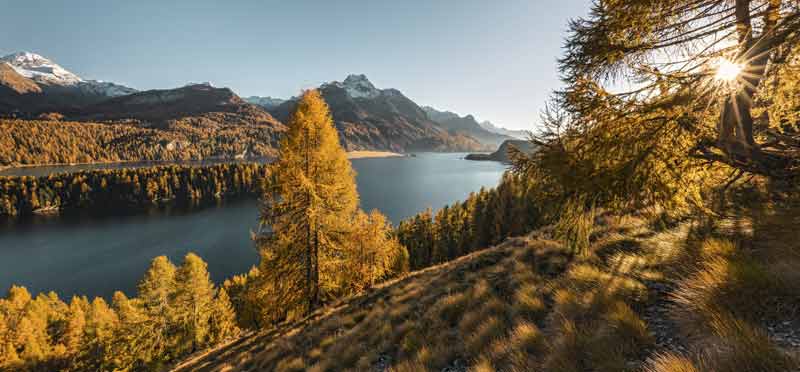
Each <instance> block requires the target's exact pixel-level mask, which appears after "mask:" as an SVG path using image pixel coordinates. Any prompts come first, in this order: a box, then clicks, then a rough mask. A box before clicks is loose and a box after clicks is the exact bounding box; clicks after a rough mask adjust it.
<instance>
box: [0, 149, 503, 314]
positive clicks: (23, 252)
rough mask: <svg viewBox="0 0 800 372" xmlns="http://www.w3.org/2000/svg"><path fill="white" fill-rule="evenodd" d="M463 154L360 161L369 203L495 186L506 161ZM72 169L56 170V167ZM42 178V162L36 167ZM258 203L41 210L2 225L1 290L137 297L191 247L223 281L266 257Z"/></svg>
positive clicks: (424, 200)
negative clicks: (161, 263)
mask: <svg viewBox="0 0 800 372" xmlns="http://www.w3.org/2000/svg"><path fill="white" fill-rule="evenodd" d="M464 155H465V154H427V153H426V154H417V155H416V156H415V157H403V158H375V159H355V160H353V161H352V163H353V167H354V168H355V169H356V171H357V172H358V177H357V182H358V191H359V193H360V195H361V206H362V208H364V209H366V210H371V209H379V210H380V211H381V212H383V213H384V214H385V215H387V216H388V217H389V219H390V220H391V221H393V222H394V223H398V222H399V221H400V220H402V219H404V218H407V217H410V216H413V215H415V214H416V213H418V212H420V211H423V210H424V209H425V208H428V207H430V208H433V209H438V208H441V207H443V206H444V205H446V204H450V203H452V202H455V201H459V200H463V199H465V198H466V197H467V196H468V195H469V193H470V192H473V191H478V190H479V189H480V188H481V187H494V186H496V185H497V183H498V182H499V180H500V177H501V176H502V173H503V171H504V170H505V166H504V165H502V164H500V163H495V162H475V161H468V160H463V157H464ZM62 170H64V171H67V170H68V171H72V170H74V168H66V167H65V168H59V167H50V169H48V171H53V172H57V171H62ZM26 172H33V173H29V174H36V173H35V172H37V170H36V169H35V168H31V169H28V170H27V171H26ZM257 220H258V201H257V200H255V199H243V200H235V201H226V202H222V203H220V204H218V205H214V206H205V207H202V208H195V209H192V210H186V209H181V208H168V207H167V208H158V209H153V210H148V211H139V212H136V213H126V214H118V215H111V216H108V215H104V216H91V215H87V214H65V215H61V216H38V217H34V218H31V219H27V220H23V221H14V220H8V221H5V222H4V223H0V295H5V290H6V289H7V288H8V287H9V286H10V285H11V284H19V285H24V286H26V287H27V288H28V290H30V291H31V292H33V293H37V292H41V291H50V290H54V291H56V292H57V293H58V294H59V295H60V296H61V297H62V298H69V297H71V296H72V295H74V294H82V295H88V296H90V297H92V296H105V297H110V296H111V294H112V293H113V292H114V290H122V291H124V292H126V294H128V295H133V294H134V293H135V288H136V282H137V281H138V280H139V279H140V278H141V276H142V274H143V273H144V271H145V270H146V269H147V266H148V265H149V262H150V260H151V259H152V258H153V257H156V256H159V255H166V256H168V257H169V258H170V259H171V260H172V261H173V262H174V263H176V264H179V263H180V262H181V260H182V258H183V256H184V255H185V254H186V253H187V252H190V251H193V252H195V253H197V254H199V255H200V256H201V257H202V258H203V259H204V260H205V261H206V262H208V268H209V271H210V272H211V276H212V278H213V279H214V280H215V281H217V282H220V281H222V280H224V279H225V278H227V277H230V276H232V275H234V274H238V273H242V272H245V271H247V270H248V269H249V268H250V267H251V266H253V265H256V264H257V262H258V254H257V253H256V250H255V248H254V246H253V244H252V242H251V241H250V231H251V230H255V229H256V227H257V225H258V222H257Z"/></svg>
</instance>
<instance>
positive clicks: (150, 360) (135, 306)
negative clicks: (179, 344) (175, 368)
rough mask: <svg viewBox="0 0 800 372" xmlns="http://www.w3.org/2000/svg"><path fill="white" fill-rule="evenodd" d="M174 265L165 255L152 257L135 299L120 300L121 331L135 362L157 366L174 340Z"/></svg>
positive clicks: (171, 346)
mask: <svg viewBox="0 0 800 372" xmlns="http://www.w3.org/2000/svg"><path fill="white" fill-rule="evenodd" d="M176 273H177V268H176V267H175V265H173V264H172V262H170V260H169V259H168V258H167V257H166V256H159V257H156V258H155V259H153V261H152V262H151V264H150V268H148V269H147V272H145V275H144V278H142V280H141V281H140V282H139V285H138V287H137V289H138V296H137V298H135V299H130V300H128V299H123V300H122V305H123V306H124V310H123V309H120V310H119V314H120V318H121V319H124V325H125V326H124V328H123V332H124V333H125V334H124V338H125V342H124V344H126V346H128V347H129V348H130V349H129V350H130V355H131V356H132V357H133V358H134V361H141V362H143V363H145V364H148V365H158V364H160V363H163V362H164V361H165V360H167V359H168V358H169V355H168V354H169V352H170V351H172V350H173V349H174V347H175V343H176V337H175V335H176V333H177V331H176V329H175V328H176V327H175V323H176V322H175V321H174V319H175V307H174V306H173V298H174V295H175V291H176Z"/></svg>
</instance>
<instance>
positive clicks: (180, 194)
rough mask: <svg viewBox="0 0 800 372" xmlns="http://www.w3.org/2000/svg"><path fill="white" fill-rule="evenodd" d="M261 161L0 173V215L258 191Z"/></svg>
mask: <svg viewBox="0 0 800 372" xmlns="http://www.w3.org/2000/svg"><path fill="white" fill-rule="evenodd" d="M267 176H268V171H267V167H266V165H260V164H245V163H234V164H220V165H214V166H206V167H193V166H178V165H170V166H158V167H149V168H123V169H112V170H97V171H82V172H76V173H66V174H55V175H50V176H44V177H0V216H2V215H9V216H17V215H30V214H32V213H58V212H60V211H62V210H70V209H79V208H83V209H90V210H94V211H107V212H112V211H115V210H117V211H118V210H126V209H130V208H143V207H147V206H152V205H159V204H163V203H178V204H182V205H186V204H193V203H201V202H208V201H218V200H221V199H222V198H223V197H226V198H232V197H237V196H244V195H251V196H254V195H260V193H261V191H262V184H263V182H264V179H265V178H266V177H267Z"/></svg>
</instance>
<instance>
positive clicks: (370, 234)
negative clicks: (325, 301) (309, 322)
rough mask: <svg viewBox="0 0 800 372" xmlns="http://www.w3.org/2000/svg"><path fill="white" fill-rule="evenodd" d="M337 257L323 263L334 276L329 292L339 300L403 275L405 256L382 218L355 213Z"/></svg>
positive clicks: (359, 212) (373, 212)
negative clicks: (336, 295)
mask: <svg viewBox="0 0 800 372" xmlns="http://www.w3.org/2000/svg"><path fill="white" fill-rule="evenodd" d="M350 226H351V227H350V234H349V237H348V239H347V242H346V244H345V245H344V246H343V248H342V251H341V254H340V255H338V257H337V258H336V259H330V260H328V261H327V262H325V264H326V265H329V266H330V268H329V269H328V270H329V271H331V272H333V273H336V280H334V281H332V282H331V283H330V289H329V290H330V291H331V292H332V293H335V294H338V295H339V296H344V295H350V294H355V293H359V292H361V291H363V290H365V289H367V288H370V287H372V286H373V285H375V284H376V283H378V282H379V281H382V280H384V279H387V278H389V277H392V276H395V275H398V274H401V273H403V272H405V271H407V266H408V252H407V251H406V249H405V247H403V246H402V245H401V244H400V242H399V241H398V240H397V238H396V237H395V236H394V234H393V231H392V226H391V224H390V223H389V222H388V221H387V219H386V216H384V215H383V214H381V213H380V212H379V211H377V210H373V211H372V212H370V213H369V214H367V213H364V212H363V211H358V213H356V214H355V216H354V217H353V219H352V223H351V225H350Z"/></svg>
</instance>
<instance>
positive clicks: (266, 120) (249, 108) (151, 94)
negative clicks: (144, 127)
mask: <svg viewBox="0 0 800 372" xmlns="http://www.w3.org/2000/svg"><path fill="white" fill-rule="evenodd" d="M68 116H70V117H74V118H78V119H81V120H87V121H114V120H125V119H134V120H138V121H142V122H145V123H149V124H152V125H155V126H162V127H163V126H170V125H174V124H190V125H192V126H209V125H217V126H221V125H241V126H248V125H255V126H258V125H266V126H270V127H275V128H282V127H283V124H281V123H279V122H278V121H277V120H275V118H273V117H272V115H270V114H269V113H268V112H267V111H265V110H264V109H263V108H261V107H259V106H256V105H253V104H250V103H247V102H245V101H244V100H243V99H241V98H240V97H239V96H237V95H236V94H235V93H233V91H231V90H230V89H228V88H216V87H213V86H211V85H209V84H194V85H187V86H184V87H181V88H176V89H160V90H148V91H142V92H138V93H134V94H129V95H126V96H120V97H115V98H110V99H107V100H105V101H102V102H99V103H96V104H93V105H89V106H86V107H83V108H81V109H79V110H77V111H74V112H68Z"/></svg>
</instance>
